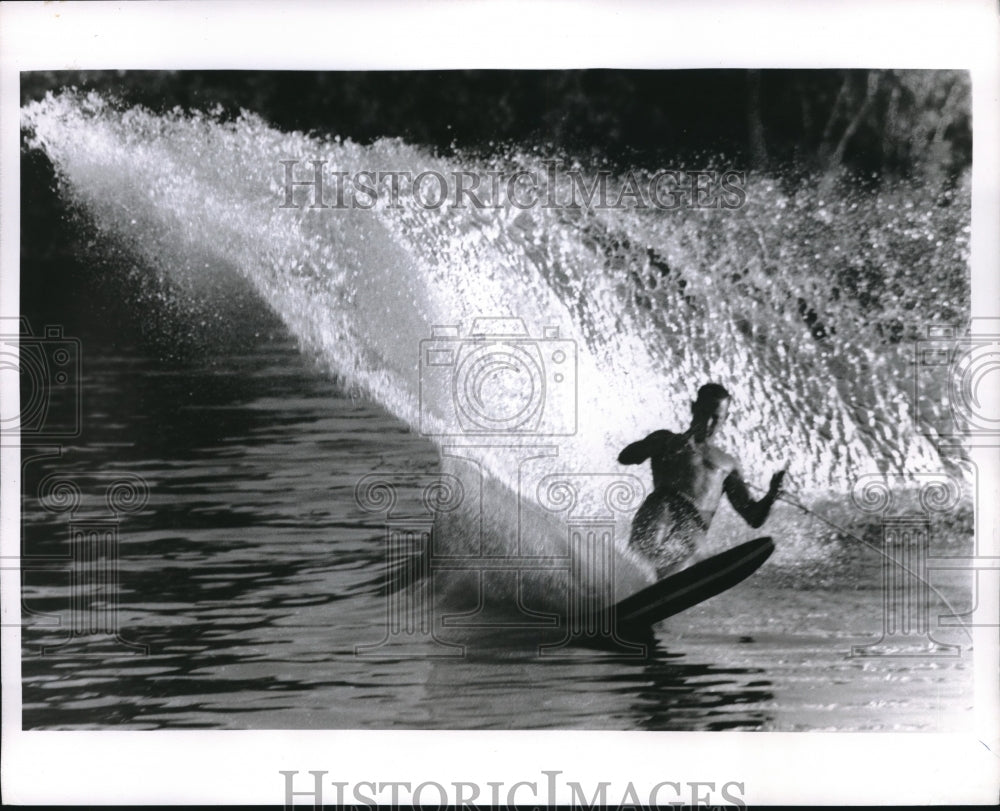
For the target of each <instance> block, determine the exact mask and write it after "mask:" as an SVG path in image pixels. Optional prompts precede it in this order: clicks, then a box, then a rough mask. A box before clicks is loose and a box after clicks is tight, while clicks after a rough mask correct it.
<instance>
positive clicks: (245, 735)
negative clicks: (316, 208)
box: [0, 0, 1000, 805]
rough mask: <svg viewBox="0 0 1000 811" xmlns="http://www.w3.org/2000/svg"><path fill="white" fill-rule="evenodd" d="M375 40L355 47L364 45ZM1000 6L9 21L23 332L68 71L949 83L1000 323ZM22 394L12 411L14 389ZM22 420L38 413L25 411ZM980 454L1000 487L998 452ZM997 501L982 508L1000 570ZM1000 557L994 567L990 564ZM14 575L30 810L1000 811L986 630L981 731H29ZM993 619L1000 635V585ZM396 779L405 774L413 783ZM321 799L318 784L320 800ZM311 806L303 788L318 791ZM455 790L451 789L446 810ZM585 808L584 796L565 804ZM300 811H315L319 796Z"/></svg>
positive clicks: (14, 705)
mask: <svg viewBox="0 0 1000 811" xmlns="http://www.w3.org/2000/svg"><path fill="white" fill-rule="evenodd" d="M345 31H350V32H353V35H352V36H345V35H344V32H345ZM998 32H1000V26H998V19H997V10H996V4H995V2H990V0H981V1H980V0H951V2H949V3H947V4H943V3H940V2H922V1H921V0H906V1H905V2H903V1H902V0H864V1H860V2H855V1H852V2H844V0H836V1H834V0H812V1H811V2H808V3H804V2H801V0H798V1H797V2H795V1H790V0H784V1H783V2H773V1H772V2H758V1H754V2H746V0H744V1H743V2H737V0H729V2H724V1H723V0H687V1H686V2H673V3H663V4H653V3H647V2H638V1H637V0H615V2H608V3H604V2H598V1H597V0H591V1H590V2H560V1H559V0H540V1H539V0H532V1H531V2H528V0H502V1H501V2H478V3H466V4H459V3H457V2H448V1H447V0H419V1H417V2H414V0H381V1H377V2H360V1H357V2H337V3H326V4H319V3H306V2H248V3H238V4H237V3H230V2H149V3H146V2H139V3H3V4H0V161H2V162H0V184H2V188H0V194H2V196H0V218H2V221H0V287H2V291H3V295H2V297H0V315H3V316H15V317H16V316H17V315H18V311H17V310H18V301H19V296H18V291H19V247H20V240H19V151H20V135H19V104H18V99H19V88H20V79H19V74H20V72H21V71H30V70H63V69H94V70H97V69H133V70H138V69H173V70H205V69H257V70H259V69H281V70H360V69H417V68H421V69H429V68H434V69H449V68H586V67H590V68H597V67H608V68H660V69H669V68H723V67H729V68H747V67H760V68H848V67H856V68H936V69H945V68H947V69H964V70H969V71H970V72H971V76H972V89H973V102H972V103H973V122H974V138H973V172H974V174H973V209H972V239H971V251H972V274H973V295H972V315H973V317H980V318H996V317H998V316H1000V193H998V183H1000V166H998V147H1000V59H998V47H997V42H998V41H1000V39H998ZM4 398H5V400H6V403H7V406H6V407H10V402H11V392H9V391H5V392H4ZM14 402H15V404H16V402H17V401H16V398H15V399H14ZM8 444H10V443H8V442H5V444H4V447H3V448H2V449H0V453H2V470H3V474H2V476H3V489H2V494H0V505H2V506H0V531H2V552H0V554H2V555H3V557H4V558H5V559H8V560H9V559H16V558H17V556H18V553H19V535H20V528H19V522H20V514H19V493H20V482H19V470H20V464H19V458H20V457H19V448H18V447H17V446H16V445H11V446H10V447H8V446H7V445H8ZM981 450H982V452H981V453H980V454H979V456H978V457H977V458H976V462H977V464H978V467H979V469H980V471H981V473H982V475H983V477H984V480H985V482H986V483H987V486H986V487H985V488H983V489H982V490H981V491H980V492H981V494H985V493H987V492H989V491H992V492H994V493H995V491H996V488H997V484H998V482H1000V461H998V459H997V458H996V457H997V452H996V449H995V448H992V449H981ZM997 501H998V500H997V499H995V498H993V499H991V498H983V499H980V500H978V501H977V506H978V508H979V510H978V514H977V533H978V536H979V538H980V543H981V546H980V549H982V550H983V551H985V552H986V553H987V554H991V555H998V554H1000V551H998V535H1000V533H998V505H997ZM987 550H988V551H987ZM0 576H2V586H3V588H2V591H3V595H2V615H3V617H4V619H5V622H4V626H5V627H3V629H2V639H3V653H4V655H3V671H2V675H3V775H2V776H3V785H4V798H5V800H6V801H7V802H9V803H42V802H44V803H51V804H88V805H95V804H150V803H171V804H173V803H176V804H191V803H227V804H231V803H251V804H264V803H266V804H278V803H281V802H282V801H283V800H284V778H283V777H282V776H281V775H280V774H279V771H280V770H294V771H298V772H299V777H300V778H304V779H308V776H307V772H308V771H309V770H322V771H326V772H328V774H327V776H326V778H325V779H326V780H340V781H358V780H373V779H374V780H377V779H380V777H381V778H382V779H385V772H386V771H390V772H392V775H391V779H394V780H411V781H414V782H415V783H416V782H421V781H436V782H438V783H441V784H443V785H445V786H448V785H450V784H452V783H454V782H455V781H466V782H477V781H478V782H480V783H481V784H483V785H485V784H486V783H487V781H504V782H505V784H506V785H507V786H511V785H513V784H514V783H516V782H517V781H525V780H526V781H539V782H541V781H544V779H545V778H544V776H543V770H548V771H553V770H561V771H562V772H563V774H562V775H561V776H560V779H561V780H563V781H565V780H578V781H582V782H583V784H584V785H594V784H595V782H596V781H597V780H601V781H608V782H610V783H612V785H613V788H612V789H610V790H609V797H615V796H620V792H619V793H618V794H616V788H617V787H624V786H625V784H626V783H628V782H630V781H631V782H632V783H634V784H635V785H637V786H638V785H640V782H641V783H642V784H643V785H653V784H656V783H658V782H661V781H665V780H673V781H680V782H689V781H705V782H715V783H716V784H723V783H727V782H730V781H738V782H742V783H743V784H744V785H745V788H744V790H743V792H742V799H743V801H744V802H746V803H747V804H748V805H757V804H779V803H780V804H793V803H794V804H831V803H848V804H853V803H878V804H882V803H893V804H896V803H898V804H911V803H912V804H926V803H932V804H943V803H955V804H960V803H990V804H992V803H994V802H995V801H996V798H997V792H998V786H1000V765H998V764H1000V758H998V753H1000V724H998V700H997V691H998V688H997V681H998V678H997V674H998V672H1000V668H998V654H997V648H998V646H997V629H996V628H995V627H993V628H976V629H974V637H975V640H974V644H975V648H976V655H975V668H976V686H975V706H976V713H977V729H976V731H975V732H974V733H973V734H969V735H956V734H932V733H927V734H921V733H907V734H894V733H874V734H861V733H735V732H712V733H679V732H641V733H639V732H576V731H574V732H569V731H557V732H515V731H511V732H442V731H427V732H414V731H405V732H404V731H399V732H396V731H393V732H371V731H330V732H307V731H259V732H258V731H248V732H222V731H202V732H199V731H192V732H183V731H169V730H165V731H144V732H117V731H100V732H48V731H22V730H21V728H20V727H21V687H20V655H19V651H20V631H19V629H18V628H17V627H16V622H15V623H13V624H12V625H9V624H8V623H7V622H6V620H7V618H10V617H17V616H19V613H20V605H19V599H18V598H19V580H18V577H19V574H18V572H17V571H16V570H11V569H6V568H5V569H4V570H3V571H2V572H0ZM979 577H980V590H981V594H982V599H981V602H980V606H979V608H978V610H979V611H980V612H982V614H981V615H982V616H986V617H991V618H992V621H993V622H996V620H997V617H998V615H1000V612H998V596H997V595H998V592H1000V588H998V587H997V581H998V578H1000V573H998V572H995V571H994V572H981V573H980V574H979ZM379 764H382V765H384V764H392V767H391V768H390V769H385V768H379ZM305 787H306V788H307V786H305ZM298 788H299V789H300V790H302V789H303V786H298ZM431 796H433V795H431ZM557 799H559V800H560V801H562V802H565V801H566V800H567V799H568V798H566V797H565V796H563V797H560V798H557ZM298 801H299V802H309V800H308V798H307V797H301V798H298Z"/></svg>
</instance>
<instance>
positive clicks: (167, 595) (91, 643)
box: [23, 336, 969, 730]
mask: <svg viewBox="0 0 1000 811" xmlns="http://www.w3.org/2000/svg"><path fill="white" fill-rule="evenodd" d="M88 348H89V349H90V350H91V352H90V354H89V355H88V357H87V373H88V374H87V380H86V390H85V393H86V398H85V426H86V428H85V432H84V434H83V436H82V437H81V438H80V439H79V441H77V442H76V443H75V444H72V445H68V446H66V447H65V448H64V449H63V451H62V453H61V454H60V455H53V454H51V453H49V454H46V453H44V452H42V451H41V450H36V451H30V450H26V452H25V461H24V493H25V499H24V522H23V523H24V551H25V554H26V555H27V556H29V558H30V560H32V561H35V562H36V563H37V565H36V566H33V567H26V568H29V569H30V570H28V571H26V572H25V575H24V580H25V623H26V627H25V632H24V636H23V641H24V660H23V704H24V712H23V720H24V725H25V727H27V728H60V729H66V728H93V727H116V728H161V727H172V728H185V727H190V728H327V729H329V728H334V729H335V728H386V729H391V728H407V727H411V728H413V727H416V728H420V727H424V728H430V727H433V728H484V729H486V728H590V729H602V728H608V729H651V730H657V729H669V730H689V729H698V730H720V729H775V728H785V729H788V728H808V727H811V726H838V725H839V726H842V727H846V728H891V727H893V726H897V727H901V728H938V727H941V726H948V725H949V724H951V725H954V723H955V719H956V717H957V716H956V715H955V714H954V711H955V708H957V707H963V708H964V706H965V704H964V703H963V702H965V701H966V699H967V696H968V687H969V685H968V674H967V673H966V672H964V662H962V661H958V662H953V663H950V664H949V665H948V666H947V667H946V668H944V669H934V668H931V669H929V670H928V669H927V668H926V667H923V666H922V665H914V664H912V663H908V664H901V663H899V662H896V663H894V664H889V665H875V666H872V665H871V664H870V663H866V664H858V663H857V662H851V661H849V660H846V659H845V657H844V650H845V649H846V647H847V646H846V645H845V640H844V639H838V638H836V634H835V633H833V634H831V633H830V632H829V629H826V630H824V628H823V621H824V620H823V618H824V617H825V618H827V619H829V617H830V612H829V610H826V611H824V610H823V609H822V606H823V605H824V603H823V599H822V597H817V596H816V595H815V594H814V595H813V596H812V597H810V596H809V593H808V592H803V591H802V590H801V589H799V588H783V589H782V588H780V585H781V584H780V578H779V579H775V576H771V577H770V579H769V576H768V575H767V572H766V570H764V571H762V572H761V573H760V574H759V575H758V576H757V578H756V579H754V580H752V581H751V582H750V583H748V584H746V585H745V586H744V587H742V588H741V589H738V590H734V591H733V592H732V593H731V594H730V595H724V596H723V597H720V598H717V600H715V601H712V602H711V603H708V604H706V605H705V606H704V607H699V608H696V609H694V610H692V611H689V612H687V613H685V614H684V615H683V618H682V619H681V618H679V619H676V620H672V621H671V622H669V623H666V624H665V625H663V626H662V627H661V628H660V629H658V630H657V633H656V635H655V636H652V635H651V636H650V637H649V638H648V639H646V640H644V643H645V644H646V646H647V650H646V654H645V656H642V657H635V656H626V655H620V654H619V653H616V652H615V651H614V650H599V649H596V648H585V647H572V646H571V647H569V648H566V649H565V650H563V651H561V654H562V655H556V656H548V657H540V656H539V655H538V646H539V645H540V644H543V643H546V642H548V643H550V644H551V643H552V642H553V641H556V640H557V639H558V633H556V635H555V636H554V637H552V638H549V637H546V636H545V634H541V635H539V632H537V631H535V632H527V631H511V630H509V629H506V630H493V631H489V632H485V631H483V630H482V629H479V630H478V631H477V632H476V633H471V632H469V631H468V630H466V631H456V633H461V634H464V636H463V637H462V638H461V639H460V642H461V644H463V645H465V655H464V656H462V657H459V658H435V657H433V656H431V655H429V654H431V653H433V651H432V650H430V649H428V648H427V647H422V646H421V643H420V642H414V643H413V644H411V645H409V646H406V645H404V646H402V647H401V648H399V649H388V650H386V651H384V652H383V655H381V656H380V657H377V658H372V657H367V658H366V657H364V656H360V657H359V656H357V655H355V648H356V647H357V646H365V645H369V646H370V645H373V644H376V643H378V642H379V640H380V638H382V637H383V636H384V627H385V621H386V620H385V617H386V606H385V602H384V598H383V597H382V596H380V595H379V594H378V593H377V589H375V588H373V587H372V584H373V583H377V582H379V578H380V574H381V567H382V565H383V563H384V559H385V546H384V543H385V541H384V537H383V533H384V528H383V526H382V524H381V523H380V521H379V520H376V519H375V518H373V517H372V516H371V515H370V514H368V513H365V512H363V511H362V510H361V509H360V508H359V507H358V505H357V503H356V501H355V492H354V488H355V485H356V483H357V481H358V479H359V478H360V477H362V476H364V475H365V474H366V473H369V472H371V471H373V470H378V471H386V470H390V471H391V470H398V471H406V472H407V473H412V472H414V471H423V472H433V471H435V470H436V469H437V457H436V453H435V450H434V448H433V447H432V446H431V445H429V444H428V443H426V442H424V441H423V440H422V439H420V438H419V437H417V436H415V435H413V434H412V433H410V432H408V431H406V430H405V429H404V428H403V427H402V426H401V425H400V424H399V423H398V422H396V421H395V420H394V419H392V418H391V417H389V416H388V415H386V414H385V413H384V412H382V411H380V410H379V409H378V408H377V407H374V406H372V405H370V404H368V403H366V402H363V401H359V400H353V399H351V398H350V397H348V396H345V395H344V394H343V393H342V392H341V391H340V390H338V388H337V387H336V386H335V385H334V384H332V383H330V382H329V381H327V380H325V379H324V378H323V377H322V376H321V375H319V374H318V373H316V372H315V371H314V370H313V369H312V368H311V367H310V366H309V364H308V362H307V361H305V360H304V359H303V358H302V356H301V355H300V354H299V353H298V352H297V350H296V348H295V347H294V346H293V345H291V343H290V342H288V341H287V339H285V338H284V337H281V336H279V337H278V338H276V339H274V340H266V339H261V340H260V341H258V342H257V344H256V345H254V346H253V348H252V349H251V350H231V351H230V352H229V353H228V354H226V355H225V356H219V355H215V356H213V357H211V358H208V357H206V358H203V359H202V360H201V361H199V362H198V363H190V362H188V363H186V364H185V365H183V366H178V365H173V364H168V363H163V362H159V361H155V360H153V359H151V358H148V357H143V356H141V355H140V354H138V353H131V354H126V353H123V352H121V351H116V352H115V353H113V354H102V353H101V352H100V351H95V349H94V342H91V343H90V344H88ZM126 474H132V475H137V476H140V477H141V478H142V479H143V480H144V481H145V483H146V485H147V486H148V498H147V499H146V500H145V501H144V502H143V503H141V504H139V506H138V507H137V508H136V507H135V505H132V507H133V509H127V510H121V511H119V512H112V511H111V510H110V508H109V503H108V501H107V499H106V493H107V490H108V488H109V485H110V484H111V483H112V482H113V481H115V480H116V479H118V478H121V477H122V476H123V475H126ZM53 475H54V476H55V478H56V479H59V480H69V481H72V482H73V483H74V484H75V485H76V486H77V487H78V489H79V498H78V501H77V502H76V503H75V504H74V505H73V508H72V509H66V505H65V504H63V505H61V506H60V505H59V504H57V503H56V501H57V500H56V499H55V498H54V497H53V496H52V493H51V492H49V493H48V495H46V492H47V491H46V487H49V488H50V489H51V487H52V484H53V481H55V479H52V478H47V477H50V476H53ZM56 507H60V510H61V511H60V510H57V509H56ZM402 507H403V508H404V509H405V505H402ZM108 520H112V521H114V520H117V525H116V526H117V533H118V538H119V539H120V540H119V543H120V550H119V560H118V566H117V569H116V570H115V571H114V572H113V575H109V576H108V579H107V585H108V588H109V589H112V588H114V589H115V590H116V597H117V612H118V613H117V616H116V618H115V621H116V623H117V628H118V630H119V632H120V636H121V639H120V640H118V641H115V640H113V639H109V637H108V636H107V635H99V636H96V637H89V636H83V637H80V638H77V639H74V640H72V642H71V643H70V644H62V643H65V642H66V640H67V638H68V631H67V630H64V629H68V628H69V627H70V626H71V622H72V620H73V618H72V616H71V612H70V607H71V605H72V602H71V601H72V599H73V595H74V588H76V586H74V583H73V581H71V580H70V572H69V569H68V567H66V566H65V564H61V563H60V562H59V561H58V560H55V561H53V560H48V561H43V560H42V556H56V557H60V556H62V557H65V556H66V555H67V554H68V552H67V550H68V547H69V540H68V539H69V535H70V532H71V529H72V527H74V526H82V525H84V524H87V522H91V523H93V522H98V523H99V522H101V521H108ZM101 565H103V563H102V561H101V560H95V561H89V562H88V563H87V564H86V565H83V566H82V568H81V564H77V565H76V571H77V572H78V574H79V573H80V572H81V571H82V572H83V575H82V576H84V577H86V576H89V575H88V574H87V572H92V571H96V569H95V568H94V567H97V568H100V566H101ZM88 567H89V568H88ZM865 571H866V572H867V573H868V576H869V579H870V580H871V581H872V583H874V581H875V579H876V578H877V568H876V567H869V568H868V569H867V570H865ZM852 576H854V575H852ZM872 583H869V586H871V585H872ZM835 585H836V587H837V588H840V586H842V583H841V584H835ZM861 585H863V584H860V583H854V586H855V587H856V588H855V591H854V593H853V595H852V596H850V597H849V598H848V600H847V601H844V600H841V602H840V604H839V607H838V611H840V612H841V614H842V616H850V615H852V613H853V615H855V616H858V617H860V616H863V615H865V614H868V615H870V616H871V617H873V618H874V619H875V621H876V622H877V603H878V598H879V595H878V592H877V589H875V588H874V587H872V588H871V589H870V591H869V592H867V595H866V596H865V597H864V599H859V598H858V595H859V594H860V593H861V592H859V591H857V587H860V586H861ZM776 586H777V587H776ZM772 587H776V588H772ZM769 588H771V591H770V592H769V591H768V589H769ZM110 603H111V604H114V603H115V601H110ZM765 607H768V608H769V609H770V610H771V611H773V616H783V617H785V618H786V619H789V622H790V626H791V627H790V628H786V629H784V630H780V631H779V630H778V629H775V628H774V627H773V624H772V620H773V617H772V616H769V615H768V610H767V608H765ZM101 616H107V615H106V614H102V615H101ZM817 618H818V619H817ZM56 620H58V621H59V622H61V625H59V626H53V622H55V621H56ZM796 623H799V624H800V627H799V628H795V627H794V626H795V624H796ZM871 626H872V623H871V622H870V621H869V622H867V625H866V624H865V622H864V621H862V622H861V625H860V627H861V628H863V629H869V630H877V629H872V628H871ZM834 627H837V626H836V623H834ZM840 627H845V626H843V625H841V626H840ZM846 627H858V626H850V625H849V626H846ZM748 629H752V630H753V631H754V633H755V634H758V635H763V636H762V637H761V638H758V639H757V640H756V641H755V639H753V638H751V637H750V636H748V635H747V634H748ZM803 631H804V632H805V633H804V635H803ZM769 632H770V633H771V636H770V638H769V640H768V639H765V638H764V637H766V636H767V634H768V633H769ZM761 639H763V641H761ZM803 639H804V640H805V642H803V641H802V640H803ZM137 644H138V645H143V646H146V648H147V649H148V654H147V655H143V654H142V653H137V652H136V650H135V649H134V648H133V647H130V645H137ZM43 649H44V650H45V651H46V652H45V654H44V655H42V654H41V653H40V651H41V650H43ZM873 667H874V669H872V668H873ZM831 668H832V670H833V671H834V672H835V673H839V675H840V676H841V677H842V678H841V681H840V683H839V686H838V684H837V681H836V679H833V680H831V679H830V673H831ZM922 668H923V669H922ZM893 674H896V675H897V676H898V677H899V678H901V679H906V680H908V681H910V682H911V684H910V686H909V687H908V688H907V689H908V690H909V693H908V696H909V697H908V699H907V701H906V702H897V703H898V706H897V705H893V704H892V699H891V698H890V699H888V700H887V699H885V698H884V697H883V698H881V699H880V696H879V694H878V691H879V690H882V689H884V685H885V684H886V682H887V681H891V679H892V677H893ZM914 684H916V685H917V687H916V688H914V686H913V685H914ZM879 700H882V702H883V704H882V707H881V709H879V710H878V711H877V712H873V711H872V709H871V708H870V707H869V706H867V705H871V704H872V703H873V702H878V701H879ZM823 708H826V709H823ZM887 708H888V709H887ZM942 710H945V711H946V712H945V714H944V715H942V714H941V712H942ZM896 711H898V717H897V716H894V715H893V714H892V713H893V712H896Z"/></svg>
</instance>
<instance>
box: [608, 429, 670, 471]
mask: <svg viewBox="0 0 1000 811" xmlns="http://www.w3.org/2000/svg"><path fill="white" fill-rule="evenodd" d="M672 436H673V434H672V433H671V432H670V431H653V433H651V434H650V435H649V436H647V437H646V438H645V439H640V440H639V441H638V442H633V443H632V444H631V445H629V446H628V447H626V448H625V450H623V451H622V452H621V453H620V454H618V464H620V465H638V464H641V463H642V462H645V461H646V460H647V459H649V458H650V457H651V456H655V455H656V453H657V452H658V451H659V450H660V449H661V448H662V447H663V444H664V443H665V442H666V441H667V440H668V439H670V437H672Z"/></svg>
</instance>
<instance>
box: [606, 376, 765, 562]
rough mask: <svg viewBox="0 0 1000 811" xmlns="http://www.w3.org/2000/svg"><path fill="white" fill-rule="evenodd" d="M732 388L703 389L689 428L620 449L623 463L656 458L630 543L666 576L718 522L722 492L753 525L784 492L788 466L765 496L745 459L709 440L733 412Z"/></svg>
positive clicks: (711, 386) (656, 433) (655, 434)
mask: <svg viewBox="0 0 1000 811" xmlns="http://www.w3.org/2000/svg"><path fill="white" fill-rule="evenodd" d="M730 399H731V398H730V395H729V392H728V391H727V390H726V389H725V388H724V387H723V386H721V385H719V384H718V383H706V384H705V385H704V386H702V387H701V388H700V389H698V397H697V399H696V400H695V401H694V402H693V403H692V404H691V425H690V427H689V428H688V429H687V431H685V432H684V433H683V434H675V433H673V432H672V431H654V432H653V433H651V434H650V435H649V436H647V437H646V438H645V439H640V440H639V441H638V442H633V443H632V444H631V445H629V446H628V447H627V448H625V450H623V451H622V452H621V453H620V454H619V455H618V461H619V463H621V464H623V465H638V464H641V463H642V462H645V461H646V460H647V459H649V460H650V462H651V464H652V468H653V492H652V493H650V494H649V495H648V496H647V497H646V500H645V501H643V503H642V506H641V507H639V510H638V511H637V512H636V514H635V518H634V519H633V521H632V534H631V538H630V540H629V545H630V546H632V547H634V548H635V549H637V550H638V551H639V552H641V553H643V554H644V555H645V556H646V557H648V558H649V559H650V560H651V561H652V562H653V564H654V565H655V566H656V572H657V575H658V576H659V577H661V578H662V577H664V576H665V575H667V574H669V573H670V572H671V571H672V570H673V569H675V568H677V567H678V566H679V565H680V564H681V563H683V562H684V561H685V560H687V559H688V558H690V557H691V556H692V555H693V554H694V552H695V549H696V547H697V544H698V542H699V541H700V540H701V539H702V538H704V537H705V534H706V533H707V532H708V528H709V526H710V525H711V523H712V518H713V517H714V516H715V512H716V510H718V508H719V502H720V501H721V499H722V494H723V493H725V494H726V496H727V497H728V498H729V502H730V503H731V504H732V505H733V508H734V509H735V510H736V512H737V513H739V514H740V516H742V518H743V520H744V521H746V522H747V523H748V524H749V525H750V526H752V527H755V528H756V527H759V526H761V525H762V524H763V523H764V522H765V521H766V520H767V516H768V514H769V513H770V512H771V505H772V504H774V501H775V499H776V498H777V497H778V496H779V495H780V493H781V485H782V481H783V480H784V478H785V471H784V470H781V471H778V472H777V473H775V474H774V475H773V476H772V477H771V483H770V487H769V488H768V491H767V493H766V494H765V495H764V497H763V498H761V499H760V500H759V501H754V500H753V499H752V498H751V497H750V491H749V489H748V488H747V485H746V482H745V481H744V480H743V474H742V472H741V471H740V466H739V462H738V461H737V460H736V459H735V458H733V457H732V456H730V455H729V454H727V453H725V452H724V451H723V450H721V449H720V448H718V447H716V446H715V445H712V444H711V443H710V442H709V440H710V439H711V438H712V436H713V435H714V434H715V432H716V431H717V430H718V429H719V427H720V426H721V425H722V423H723V422H725V420H726V417H727V415H728V413H729V401H730Z"/></svg>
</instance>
